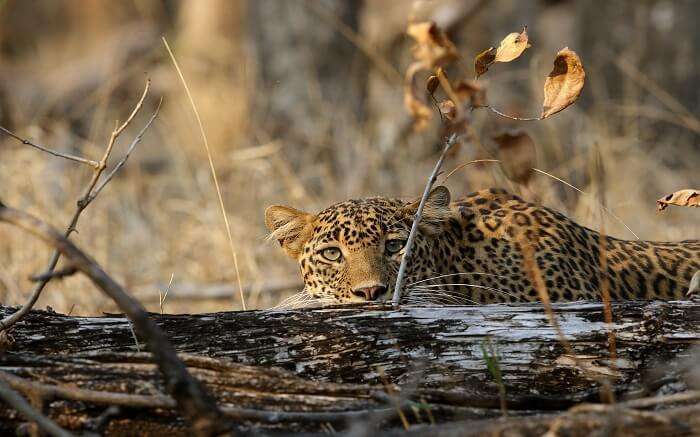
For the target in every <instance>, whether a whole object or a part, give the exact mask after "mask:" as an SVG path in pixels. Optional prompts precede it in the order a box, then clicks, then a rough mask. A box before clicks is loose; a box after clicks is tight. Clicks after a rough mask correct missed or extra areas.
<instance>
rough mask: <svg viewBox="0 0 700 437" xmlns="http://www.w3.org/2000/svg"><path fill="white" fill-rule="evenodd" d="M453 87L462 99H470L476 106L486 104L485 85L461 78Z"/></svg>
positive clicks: (464, 100)
mask: <svg viewBox="0 0 700 437" xmlns="http://www.w3.org/2000/svg"><path fill="white" fill-rule="evenodd" d="M452 89H453V90H454V92H455V94H457V97H459V99H460V101H462V102H466V101H469V103H470V104H471V106H472V107H474V108H478V107H481V106H486V89H485V88H484V86H483V85H481V84H479V83H477V82H475V81H471V80H460V81H459V82H457V83H455V84H454V85H453V86H452Z"/></svg>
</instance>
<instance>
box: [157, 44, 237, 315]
mask: <svg viewBox="0 0 700 437" xmlns="http://www.w3.org/2000/svg"><path fill="white" fill-rule="evenodd" d="M162 40H163V44H165V48H166V49H167V50H168V54H169V55H170V60H172V61H173V65H174V66H175V70H176V71H177V74H178V76H179V77H180V81H181V82H182V86H183V87H184V88H185V93H186V94H187V98H188V99H189V101H190V105H191V106H192V110H193V111H194V116H195V118H196V119H197V124H198V125H199V132H200V134H201V135H202V140H203V142H204V149H205V150H206V152H207V158H208V159H209V169H210V170H211V175H212V178H213V179H214V187H215V188H216V196H217V197H218V199H219V207H220V208H221V215H222V216H223V217H224V225H226V235H227V236H228V244H229V248H230V249H231V255H232V256H233V267H234V269H235V270H236V279H237V280H238V290H239V292H240V296H241V306H242V307H243V310H244V311H245V310H246V306H245V298H244V296H243V286H242V284H241V273H240V271H239V269H238V255H237V254H236V250H235V249H234V247H233V236H232V235H231V225H230V224H229V222H228V215H226V207H225V206H224V198H223V196H222V195H221V187H219V178H218V177H217V176H216V167H214V159H213V158H212V155H211V150H210V149H209V141H208V140H207V135H206V133H205V132H204V125H203V124H202V118H201V117H200V116H199V111H198V110H197V105H195V103H194V98H193V97H192V93H191V92H190V87H189V86H187V81H186V80H185V76H184V75H183V74H182V70H181V69H180V65H179V64H178V63H177V60H176V59H175V55H174V54H173V51H172V50H170V45H169V44H168V40H166V39H165V37H163V38H162Z"/></svg>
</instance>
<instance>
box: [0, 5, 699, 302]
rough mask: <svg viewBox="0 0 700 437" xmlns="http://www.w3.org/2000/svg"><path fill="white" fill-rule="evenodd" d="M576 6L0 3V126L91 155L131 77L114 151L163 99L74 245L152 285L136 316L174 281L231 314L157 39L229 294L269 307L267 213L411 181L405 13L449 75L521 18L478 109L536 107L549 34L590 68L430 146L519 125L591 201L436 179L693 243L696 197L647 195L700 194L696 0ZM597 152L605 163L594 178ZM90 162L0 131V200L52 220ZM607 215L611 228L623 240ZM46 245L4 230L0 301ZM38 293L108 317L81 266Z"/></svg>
mask: <svg viewBox="0 0 700 437" xmlns="http://www.w3.org/2000/svg"><path fill="white" fill-rule="evenodd" d="M591 3H592V2H591ZM591 3H589V2H584V1H580V2H575V1H538V2H535V1H532V2H518V1H515V0H497V1H488V2H484V1H478V0H476V1H471V2H470V1H447V0H445V1H434V2H414V1H409V0H393V1H382V0H369V1H366V2H364V3H363V4H360V3H359V2H357V3H356V2H340V1H328V2H317V1H313V0H309V1H301V0H294V1H289V2H282V1H274V0H266V1H257V2H245V1H243V0H240V1H226V0H206V1H197V2H185V1H182V2H179V1H160V0H130V1H124V2H106V1H100V0H89V1H81V2H70V1H50V0H44V1H36V2H21V1H19V0H4V1H1V0H0V125H2V126H4V127H6V128H8V129H11V130H12V131H14V132H16V133H17V134H18V135H20V136H22V137H25V138H29V139H31V140H32V141H35V142H37V143H39V144H42V145H46V146H48V147H51V148H53V149H56V150H61V151H64V152H67V153H72V154H78V155H81V156H86V157H90V158H91V159H98V158H99V157H100V156H101V154H102V152H103V149H104V147H105V145H106V144H107V142H108V140H109V135H110V133H111V132H112V130H113V129H114V127H115V123H116V122H117V120H122V121H123V120H124V119H125V117H127V116H128V113H129V111H130V110H131V108H132V107H133V105H134V103H135V102H136V101H137V100H138V97H139V95H140V92H141V90H142V87H143V83H144V81H145V79H146V78H147V77H149V78H150V79H151V81H152V91H151V96H150V97H149V99H148V100H147V103H146V108H145V109H146V110H145V111H144V112H143V113H141V114H140V115H139V117H138V119H137V120H135V123H134V125H133V126H130V128H129V131H127V132H125V133H124V137H123V138H122V139H121V141H120V143H119V144H118V145H117V147H118V148H117V150H116V151H115V153H116V155H117V156H118V155H119V154H121V153H123V151H124V148H125V147H126V146H127V145H128V143H129V142H130V141H131V138H133V136H135V135H136V134H137V133H138V130H139V129H140V127H139V126H142V125H143V124H144V123H145V122H146V120H147V118H148V116H149V112H150V111H152V110H153V109H154V108H155V106H156V105H157V104H158V100H159V98H160V97H162V98H163V107H162V110H161V112H160V114H159V116H158V118H157V119H156V121H155V123H154V125H153V126H152V127H151V129H150V130H149V131H148V132H147V134H146V136H145V137H144V140H143V142H142V143H141V144H140V145H139V146H138V148H137V149H136V151H135V153H134V155H133V156H132V157H131V159H130V160H129V162H128V164H127V165H126V167H125V168H124V169H123V170H122V172H121V173H120V174H119V175H118V176H117V178H116V179H115V180H114V181H113V182H112V183H111V184H110V185H109V186H108V187H107V188H106V190H105V192H104V193H102V194H101V195H100V198H99V199H97V200H96V202H95V203H94V204H93V205H91V206H90V207H89V209H88V210H86V212H85V213H84V216H83V217H82V218H81V221H80V224H79V225H78V231H79V233H78V234H74V235H73V236H72V238H74V240H75V241H76V242H77V243H78V244H79V245H80V246H81V247H82V248H83V249H85V250H86V251H87V252H89V253H90V254H92V255H93V256H94V257H95V258H96V259H97V260H98V261H99V262H100V263H101V264H102V265H103V266H104V267H105V269H106V270H107V271H108V272H109V273H111V274H112V275H113V276H114V277H115V278H117V279H118V280H119V281H120V282H122V283H123V284H125V285H126V286H127V288H129V289H132V290H141V291H140V292H141V293H150V294H151V295H152V296H155V297H156V298H155V300H153V301H151V303H150V304H149V309H151V310H158V309H159V308H158V299H157V293H158V291H157V290H158V288H161V289H164V288H165V286H166V285H167V283H168V282H169V280H170V278H171V276H172V277H173V284H174V285H175V286H177V285H178V284H179V285H184V284H198V287H200V288H202V289H205V288H207V284H227V285H228V286H230V293H229V294H226V295H225V296H224V297H223V298H219V299H214V300H194V301H193V300H178V299H175V298H171V299H169V300H167V301H166V304H165V306H166V311H168V312H192V311H210V310H226V309H240V308H241V302H240V299H239V298H238V295H237V293H236V292H235V290H234V289H235V286H236V284H237V278H236V274H235V269H234V265H233V260H232V256H231V251H230V249H229V242H228V239H227V237H226V231H225V226H224V222H223V220H222V217H221V214H220V209H219V203H218V200H217V196H216V192H215V190H214V184H213V181H212V177H211V173H210V168H209V163H208V160H207V154H206V152H205V148H204V146H203V144H202V137H201V135H200V132H199V129H198V126H197V122H196V120H195V117H194V114H193V112H192V107H191V106H190V103H189V101H188V99H187V96H186V93H185V90H184V88H183V86H182V84H181V82H180V80H179V79H178V76H177V73H176V71H175V69H174V67H173V64H172V62H171V60H170V58H169V57H168V54H167V51H166V49H165V47H164V45H163V42H162V41H161V35H165V37H166V38H167V40H168V41H169V43H170V45H171V47H172V48H173V50H174V53H175V56H176V57H177V59H178V61H179V63H180V65H181V67H182V69H183V73H184V75H185V77H186V79H187V82H188V84H189V86H190V88H191V91H192V94H193V98H194V100H195V102H196V104H197V108H198V110H199V112H200V115H201V118H202V121H203V126H204V129H205V132H206V134H207V137H208V143H209V145H210V147H211V151H212V156H213V161H214V165H215V167H216V170H217V172H218V175H219V180H220V182H221V187H222V197H223V201H224V204H225V206H226V209H227V212H228V219H229V221H230V226H231V232H232V237H233V243H234V249H235V251H236V254H237V258H238V264H239V270H240V279H241V282H242V283H243V284H246V295H245V297H246V301H247V306H248V308H265V307H269V306H271V305H274V304H275V303H277V302H279V301H280V300H281V299H282V298H283V297H285V295H286V293H291V292H293V291H294V290H289V291H286V292H282V291H280V292H266V291H265V288H266V286H267V285H269V284H270V283H274V282H279V281H287V280H288V278H291V280H292V281H293V279H294V278H295V277H296V273H297V272H296V266H295V264H294V263H293V262H291V261H290V260H288V259H286V258H285V257H284V255H283V253H282V251H280V250H279V249H278V248H277V247H275V245H274V244H272V243H269V242H266V241H265V235H266V230H265V227H264V223H263V214H262V212H263V210H264V208H265V207H266V206H268V205H270V204H274V203H284V204H290V205H292V206H295V207H300V208H304V209H308V210H319V209H320V208H323V207H325V206H327V205H329V204H331V203H333V202H336V201H340V200H343V199H346V198H348V197H358V196H365V195H386V196H406V197H415V196H418V195H419V194H420V193H421V191H422V186H423V185H424V183H425V181H424V178H423V176H422V175H426V176H427V174H428V173H429V172H430V169H431V168H432V166H433V165H434V162H435V160H436V158H437V156H438V155H439V153H440V149H441V144H440V136H439V122H438V120H437V119H436V118H437V117H436V116H435V115H434V114H433V116H432V118H431V120H429V121H426V129H425V130H423V131H422V132H418V133H417V132H415V130H414V124H413V120H412V119H411V117H410V115H409V113H408V111H406V109H405V108H404V104H403V103H404V74H405V72H406V71H407V69H408V67H409V65H410V64H411V62H413V58H412V54H411V50H410V48H411V46H412V45H413V41H412V40H411V38H410V37H408V36H407V34H406V28H407V23H408V22H409V20H414V21H415V20H434V21H435V22H437V23H438V24H439V25H440V26H441V28H443V29H445V31H446V35H447V36H449V38H450V39H451V40H452V41H453V42H454V45H455V48H454V50H455V53H454V55H455V56H456V57H457V58H458V59H457V61H456V66H453V67H451V68H453V70H448V71H447V74H448V75H453V74H455V72H456V71H458V70H459V71H460V72H461V73H460V74H463V73H464V72H469V74H473V69H474V65H473V59H474V57H475V56H476V55H477V54H478V53H480V52H482V51H483V49H484V48H488V47H491V46H498V42H499V41H501V39H502V38H503V36H504V35H507V34H509V33H510V32H512V31H514V30H518V29H521V28H522V26H523V25H524V24H527V25H528V28H527V35H528V38H529V39H528V41H529V43H530V44H532V47H531V48H529V49H528V50H526V51H525V53H524V54H523V55H522V56H521V57H520V58H518V59H514V60H512V62H510V63H508V64H503V63H495V64H493V65H490V67H489V71H488V73H486V74H485V75H484V76H483V77H481V78H480V79H479V83H480V84H481V85H483V86H485V87H486V88H487V90H488V99H489V103H490V104H492V105H493V106H494V107H497V108H499V109H501V110H503V111H505V112H507V113H508V114H514V115H517V116H523V117H528V116H533V115H537V114H539V113H540V112H541V111H542V101H543V99H542V90H543V85H544V78H545V77H546V76H547V74H548V73H549V71H550V70H551V69H552V59H554V57H555V56H556V54H557V53H558V52H559V50H561V49H562V48H563V47H564V46H568V47H570V48H571V49H572V50H575V51H576V53H577V54H578V55H579V56H580V58H581V60H582V62H583V64H584V66H585V68H586V73H587V76H586V88H585V89H584V91H583V94H582V95H581V98H580V99H579V101H578V102H577V103H576V105H573V106H571V107H569V108H568V109H567V110H566V111H563V112H561V113H559V114H556V115H554V116H552V117H550V118H548V119H547V120H543V121H540V122H537V123H516V122H513V121H510V120H506V119H503V118H501V117H498V116H496V115H495V114H493V113H490V112H488V111H475V112H473V113H472V114H471V115H470V117H471V124H470V132H471V133H472V140H471V141H469V142H465V143H464V144H462V145H461V147H459V148H458V149H456V150H455V151H454V152H453V153H452V154H451V155H450V156H449V157H448V160H447V162H446V164H445V170H446V171H450V170H451V169H453V168H455V167H457V166H458V165H460V164H462V163H465V162H469V161H472V160H475V159H493V158H498V146H497V144H498V138H499V137H501V136H502V135H503V132H505V131H507V130H509V129H511V128H513V127H516V126H517V127H518V128H520V129H524V130H525V131H526V132H527V133H528V134H529V136H530V137H531V138H532V139H533V141H534V144H535V148H536V150H537V158H536V162H535V164H536V167H537V168H539V169H542V170H543V171H546V172H548V173H550V174H552V175H555V176H557V177H559V178H561V179H563V180H565V181H568V182H569V183H571V184H573V185H575V186H576V187H578V188H580V189H581V190H583V191H584V192H585V193H588V195H582V194H579V193H578V192H576V191H575V190H573V189H571V188H569V187H567V186H565V185H564V184H562V183H560V182H557V181H555V180H553V179H552V178H550V177H547V176H545V175H543V174H541V173H537V174H534V175H533V176H532V177H531V178H530V180H529V182H528V184H529V185H528V186H527V187H523V186H519V185H517V184H515V183H513V182H511V181H510V180H509V179H508V178H507V177H506V176H505V174H504V173H503V170H502V169H501V168H500V167H498V166H497V165H495V164H493V163H480V164H474V165H468V166H466V167H464V168H463V169H462V170H460V171H458V172H456V173H455V174H454V175H452V176H450V178H449V181H448V182H447V185H448V186H449V188H450V190H451V191H452V193H454V194H460V193H467V192H469V191H473V190H477V189H481V188H485V187H489V186H505V187H506V188H509V189H511V190H515V191H519V192H521V193H522V194H523V195H524V196H526V197H528V198H529V199H535V198H536V199H540V200H541V201H542V202H543V203H544V204H546V205H548V206H552V207H555V208H557V209H560V210H563V211H565V212H566V213H567V214H568V215H570V216H572V217H574V218H575V219H576V220H578V221H580V222H581V223H583V224H585V225H587V226H590V227H593V228H600V226H601V218H600V217H601V215H600V211H599V205H600V203H601V202H603V201H604V202H605V204H606V205H607V207H608V208H609V209H610V210H611V211H613V212H614V214H615V215H616V216H617V217H619V219H620V221H622V222H624V223H625V224H626V225H627V226H629V227H630V228H631V229H632V230H634V232H635V233H636V234H637V235H639V236H640V237H642V238H643V239H651V240H682V239H691V238H698V237H700V220H698V213H697V210H694V209H691V208H669V209H668V210H666V211H665V212H664V213H663V214H659V213H658V212H657V211H656V206H655V202H656V199H659V198H663V197H664V196H665V195H667V194H668V193H673V192H676V191H678V190H680V189H684V188H697V187H700V171H698V169H699V168H700V146H699V145H698V144H700V143H699V141H698V140H699V139H700V119H699V117H698V115H697V114H698V109H699V108H700V95H698V93H697V82H698V79H699V77H698V75H699V74H700V73H699V71H700V68H699V67H700V65H698V60H697V58H698V56H697V55H698V53H700V46H699V45H700V36H699V34H698V30H697V29H696V26H695V23H694V19H693V17H695V16H697V13H698V12H700V10H699V9H700V8H698V6H697V5H696V4H695V3H694V2H691V1H677V2H670V1H662V0H656V1H648V2H624V1H612V2H605V3H604V4H603V3H602V2H601V3H598V4H597V6H593V5H592V4H591ZM679 35H681V36H680V37H679ZM494 50H495V49H494ZM523 50H524V49H523ZM504 56H505V55H504ZM506 58H509V57H506ZM502 59H504V58H503V57H502ZM424 80H425V77H422V76H421V77H420V81H421V82H420V83H421V84H423V83H425V82H424ZM421 86H422V85H421ZM494 138H496V139H495V140H494ZM598 154H600V161H601V162H602V165H603V167H604V170H605V171H604V173H605V177H604V178H600V177H598V178H594V177H592V176H591V175H592V174H593V173H595V172H596V171H597V170H596V171H594V170H593V169H592V168H593V167H594V164H595V162H597V161H598ZM89 176H90V169H89V168H87V167H85V166H81V165H80V164H77V163H75V162H70V161H66V160H63V159H60V158H56V157H52V156H49V155H46V154H44V153H42V152H39V151H37V150H35V149H32V148H30V147H27V146H26V145H22V144H19V143H18V142H17V141H14V140H13V139H11V138H9V137H7V136H3V135H0V199H2V201H3V202H5V203H6V204H8V205H11V206H13V207H17V208H21V209H24V210H26V211H29V212H31V213H33V214H35V215H37V216H39V217H42V218H44V219H46V220H47V221H48V222H49V223H51V224H53V225H54V226H56V227H58V228H65V226H66V224H67V223H68V220H69V218H70V216H71V214H72V213H73V210H74V209H75V201H76V199H77V198H78V197H79V196H80V194H81V190H82V189H83V187H84V186H85V184H86V183H87V180H88V179H89ZM601 180H604V184H603V186H599V182H597V181H601ZM603 216H604V220H605V223H604V225H605V229H606V231H607V232H608V233H610V234H612V235H614V236H618V237H624V238H633V235H631V233H630V232H629V231H628V230H627V229H626V228H625V227H624V226H623V225H622V224H621V223H620V221H618V220H616V219H615V218H614V217H612V216H610V215H609V214H604V215H603ZM49 255H50V251H49V250H48V248H47V247H45V246H43V244H42V243H40V242H38V241H36V240H33V239H31V238H30V237H28V236H27V235H25V234H21V233H18V232H17V231H15V230H14V229H11V228H8V227H6V226H3V227H0V299H1V301H2V302H3V303H7V304H19V303H21V302H23V301H24V300H25V299H26V296H27V294H28V291H29V290H30V289H31V283H30V282H29V281H28V279H27V278H28V277H29V276H30V275H32V274H36V273H38V272H41V271H42V269H43V268H44V266H45V264H46V263H47V260H48V258H49ZM159 284H160V285H159ZM141 296H143V294H142V295H141ZM46 305H50V306H51V307H53V308H54V309H55V310H57V311H60V312H69V311H72V313H73V314H94V313H98V312H100V311H110V310H114V307H113V304H111V303H110V302H109V301H108V300H107V298H105V297H103V296H102V295H101V294H100V293H99V292H97V291H96V290H94V288H93V287H92V286H91V285H90V284H88V283H87V282H86V280H85V279H84V278H80V277H71V278H67V279H65V280H63V281H60V282H59V281H56V282H52V283H51V284H50V285H49V287H48V288H47V290H46V291H45V293H44V295H43V296H42V298H41V300H40V302H39V307H44V306H46Z"/></svg>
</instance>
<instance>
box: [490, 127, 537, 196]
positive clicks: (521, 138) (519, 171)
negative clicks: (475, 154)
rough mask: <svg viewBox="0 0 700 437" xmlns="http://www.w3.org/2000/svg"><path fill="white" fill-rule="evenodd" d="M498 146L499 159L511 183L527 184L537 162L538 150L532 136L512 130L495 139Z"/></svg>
mask: <svg viewBox="0 0 700 437" xmlns="http://www.w3.org/2000/svg"><path fill="white" fill-rule="evenodd" d="M493 140H494V141H495V142H496V143H497V144H498V159H499V160H500V161H501V168H502V169H503V173H505V175H506V176H507V177H508V179H510V180H511V181H513V182H515V183H518V184H527V183H528V182H529V181H530V178H531V177H532V174H533V171H532V169H533V167H535V163H536V162H537V149H536V148H535V142H534V141H532V138H530V135H528V134H527V132H525V131H522V130H512V131H507V132H504V133H501V134H500V135H496V136H494V137H493Z"/></svg>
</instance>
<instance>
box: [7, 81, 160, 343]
mask: <svg viewBox="0 0 700 437" xmlns="http://www.w3.org/2000/svg"><path fill="white" fill-rule="evenodd" d="M150 86H151V81H150V80H147V81H146V86H145V87H144V90H143V93H142V94H141V98H140V99H139V101H138V103H137V104H136V106H135V107H134V110H133V111H132V112H131V115H130V116H129V117H128V118H127V120H126V121H125V122H124V123H122V125H121V126H119V127H118V128H117V129H115V130H114V131H113V132H112V135H111V136H110V140H109V143H108V145H107V148H106V149H105V152H104V154H103V155H102V158H101V159H100V161H99V162H97V163H96V166H95V167H94V168H95V171H94V172H93V174H92V178H91V179H90V182H89V183H88V185H87V186H86V188H85V191H84V192H83V194H82V196H81V197H80V199H78V201H77V202H76V205H77V206H76V209H75V212H74V213H73V216H72V217H71V220H70V223H69V224H68V227H67V228H66V231H65V233H64V236H65V237H66V238H68V237H69V236H70V234H71V233H72V232H73V231H76V227H77V226H78V220H79V219H80V215H81V214H82V213H83V211H84V210H85V208H87V207H88V205H90V203H91V202H92V201H93V200H95V197H97V194H99V192H100V191H102V189H103V188H104V186H105V185H106V184H107V183H108V182H109V181H110V180H111V179H112V177H113V176H114V173H116V170H117V169H118V168H121V167H122V166H123V165H124V164H123V163H124V162H126V159H127V158H128V157H129V155H130V154H131V152H132V150H133V148H134V147H135V146H136V144H138V142H139V141H140V140H141V137H142V136H143V134H144V132H145V130H146V129H147V128H148V127H149V126H150V125H151V123H152V122H153V119H154V118H155V116H156V115H157V114H158V111H157V110H156V112H155V114H154V115H153V117H151V119H150V120H149V122H148V123H147V125H146V127H145V128H144V129H143V130H142V131H141V132H140V133H139V135H138V136H137V138H136V139H135V140H134V141H133V142H132V144H131V146H130V147H129V150H128V151H127V155H126V156H125V157H124V159H122V161H120V164H121V165H119V164H118V165H117V167H115V170H113V171H112V172H111V173H110V174H109V175H108V176H107V179H106V180H105V182H103V183H102V184H101V185H100V186H98V187H97V189H96V188H95V187H96V186H97V182H98V180H99V179H100V176H101V175H102V173H103V172H104V171H105V169H106V168H107V160H108V159H109V157H110V155H111V154H112V149H113V146H114V143H115V141H116V140H117V138H118V137H119V135H120V134H121V133H122V131H124V129H126V127H127V126H128V125H129V123H131V121H132V120H133V119H134V117H135V116H136V114H137V113H138V112H139V110H140V109H141V107H142V106H143V102H144V100H145V99H146V96H147V95H148V91H149V89H150ZM158 107H159V108H160V105H159V106H158ZM60 257H61V254H60V253H59V252H58V251H54V252H53V254H51V259H50V260H49V264H48V266H47V267H46V269H45V272H46V273H45V275H47V276H46V277H45V278H44V279H42V280H40V281H39V282H38V283H37V284H36V285H35V286H34V289H33V290H32V293H31V295H30V296H29V300H27V302H25V304H24V305H22V307H21V308H20V309H19V310H17V311H16V312H14V313H13V314H10V315H9V316H7V317H5V318H4V319H3V320H1V321H0V331H5V330H7V329H9V328H10V327H11V326H13V325H14V324H15V323H17V322H18V321H19V320H21V319H22V318H23V317H24V316H25V315H26V314H27V313H28V312H29V311H30V310H31V309H32V308H33V307H34V304H36V301H37V300H38V299H39V296H41V292H42V291H43V290H44V287H46V284H48V283H49V281H50V280H51V279H52V276H51V275H50V273H51V272H53V271H54V269H55V268H56V265H58V260H59V258H60Z"/></svg>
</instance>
